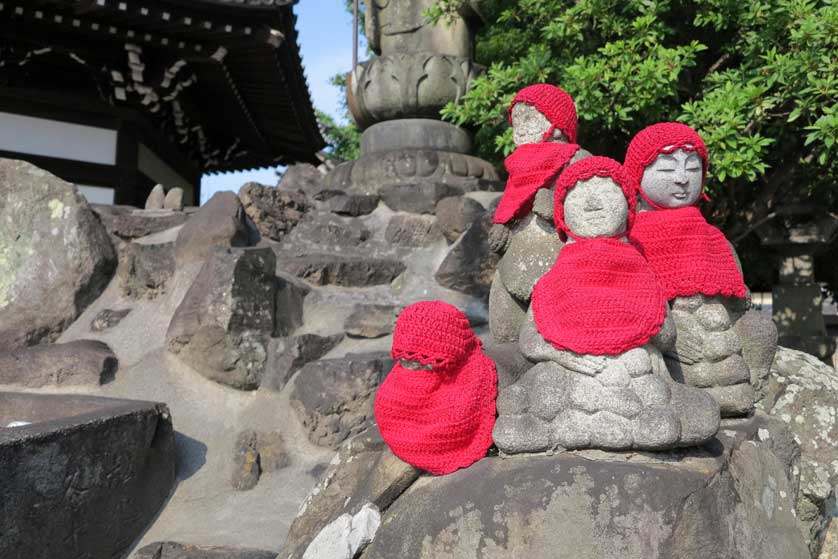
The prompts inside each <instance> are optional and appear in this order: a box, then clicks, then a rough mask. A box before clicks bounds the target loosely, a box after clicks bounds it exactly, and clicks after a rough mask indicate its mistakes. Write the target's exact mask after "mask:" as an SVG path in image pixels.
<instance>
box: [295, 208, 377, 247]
mask: <svg viewBox="0 0 838 559" xmlns="http://www.w3.org/2000/svg"><path fill="white" fill-rule="evenodd" d="M370 236H371V233H370V230H369V229H367V228H366V227H364V224H363V223H361V220H360V219H355V218H345V217H339V216H336V215H334V214H331V213H329V212H311V213H309V214H307V215H306V216H305V218H303V221H302V222H300V224H299V225H298V226H297V227H296V229H294V231H292V232H291V234H290V235H288V236H287V237H286V238H285V241H284V242H283V243H282V246H283V247H284V248H287V247H294V248H300V249H306V248H311V249H314V248H319V249H320V250H323V249H327V250H334V249H338V248H346V247H356V246H359V245H361V244H363V243H364V242H365V241H366V240H367V239H369V238H370Z"/></svg>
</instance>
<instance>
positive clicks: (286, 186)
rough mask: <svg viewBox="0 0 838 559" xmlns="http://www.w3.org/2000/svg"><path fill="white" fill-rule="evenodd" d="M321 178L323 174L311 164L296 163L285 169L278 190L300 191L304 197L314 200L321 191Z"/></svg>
mask: <svg viewBox="0 0 838 559" xmlns="http://www.w3.org/2000/svg"><path fill="white" fill-rule="evenodd" d="M323 178H324V175H323V173H321V172H320V171H318V170H317V167H315V166H314V165H312V164H311V163H296V164H294V165H289V166H288V168H287V169H285V172H284V173H283V174H282V178H280V180H279V186H278V188H281V189H282V190H287V191H291V190H301V191H302V192H303V193H304V194H306V196H310V197H312V198H314V197H315V195H316V194H317V193H318V192H320V191H321V190H323Z"/></svg>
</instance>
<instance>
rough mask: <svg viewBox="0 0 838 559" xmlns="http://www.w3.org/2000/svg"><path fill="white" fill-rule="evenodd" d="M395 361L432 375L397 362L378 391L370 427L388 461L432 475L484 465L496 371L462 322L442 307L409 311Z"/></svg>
mask: <svg viewBox="0 0 838 559" xmlns="http://www.w3.org/2000/svg"><path fill="white" fill-rule="evenodd" d="M392 355H393V357H394V358H396V359H406V360H411V361H419V362H421V363H424V364H426V365H432V366H433V367H434V368H433V369H432V370H413V369H408V368H405V367H403V366H402V365H401V363H400V362H399V363H397V364H396V365H395V366H394V367H393V369H392V371H390V373H389V374H388V375H387V377H386V378H385V379H384V382H382V384H381V386H380V387H379V389H378V392H377V394H376V398H375V419H376V422H377V423H378V427H379V430H380V431H381V436H382V437H383V438H384V441H385V442H386V443H387V445H388V446H389V447H390V449H391V450H392V451H393V453H394V454H395V455H396V456H398V457H399V458H401V459H402V460H404V461H405V462H407V463H409V464H412V465H414V466H416V467H418V468H422V469H423V470H427V471H429V472H431V473H433V474H437V475H442V474H447V473H451V472H453V471H455V470H457V469H459V468H465V467H468V466H470V465H471V464H473V463H474V462H476V461H478V460H480V459H481V458H483V456H485V455H486V451H487V450H488V449H489V447H490V446H491V445H492V428H493V427H494V424H495V415H496V413H495V398H496V396H497V371H496V370H495V365H494V363H493V362H492V360H491V359H489V358H488V357H486V355H485V354H484V353H483V351H482V349H481V344H480V341H479V340H478V338H477V337H476V336H475V335H474V332H472V330H471V327H470V326H469V324H468V319H467V318H466V317H465V315H464V314H463V313H462V312H461V311H459V310H458V309H457V308H456V307H453V306H451V305H449V304H447V303H443V302H442V301H425V302H420V303H415V304H413V305H410V306H409V307H407V308H406V309H405V310H404V311H403V312H402V314H401V315H400V316H399V318H398V320H397V321H396V329H395V331H394V333H393V350H392Z"/></svg>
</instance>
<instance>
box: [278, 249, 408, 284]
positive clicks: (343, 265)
mask: <svg viewBox="0 0 838 559" xmlns="http://www.w3.org/2000/svg"><path fill="white" fill-rule="evenodd" d="M280 265H281V267H282V269H283V270H284V271H286V272H288V273H290V274H293V275H295V276H297V277H298V278H302V279H304V280H306V281H308V282H309V283H313V284H314V285H341V286H344V287H367V286H370V285H381V284H384V283H390V282H391V281H393V280H394V279H396V277H397V276H398V275H399V274H401V273H402V272H404V270H405V268H406V267H405V265H404V263H403V262H401V261H399V260H394V259H390V258H376V257H372V258H366V257H363V256H344V255H339V254H326V253H321V254H309V255H299V256H296V257H292V258H287V259H283V260H282V261H281V263H280Z"/></svg>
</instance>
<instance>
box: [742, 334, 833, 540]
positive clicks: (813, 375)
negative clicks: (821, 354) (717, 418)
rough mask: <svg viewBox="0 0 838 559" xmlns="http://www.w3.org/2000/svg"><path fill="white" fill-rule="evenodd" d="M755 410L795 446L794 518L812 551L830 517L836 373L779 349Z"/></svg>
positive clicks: (809, 357) (806, 357)
mask: <svg viewBox="0 0 838 559" xmlns="http://www.w3.org/2000/svg"><path fill="white" fill-rule="evenodd" d="M758 407H760V408H762V409H764V410H765V411H766V412H767V413H769V414H770V415H771V416H773V417H776V418H778V419H780V420H782V421H783V422H785V423H786V424H787V425H788V428H789V429H790V430H791V431H792V433H794V436H795V439H796V440H797V441H798V442H799V444H800V450H801V463H800V498H799V501H798V504H797V514H798V517H799V518H800V520H801V521H803V522H804V524H805V525H806V526H807V527H808V528H809V535H810V547H812V549H813V551H814V550H816V549H817V548H818V547H819V545H820V540H821V538H822V537H823V531H824V529H825V528H826V525H827V524H828V523H829V522H830V518H831V517H835V516H836V514H835V509H834V502H835V499H836V493H835V487H836V484H838V445H837V444H836V441H838V418H836V412H835V410H836V408H838V373H836V371H835V369H833V368H832V367H830V366H828V365H825V364H824V363H823V362H821V361H819V360H818V359H817V358H816V357H814V356H812V355H809V354H807V353H803V352H801V351H797V350H794V349H788V348H785V347H779V348H778V349H777V354H776V356H775V358H774V364H773V365H772V366H771V374H770V375H769V377H768V385H767V386H766V390H765V396H764V398H763V399H762V401H760V402H759V403H758Z"/></svg>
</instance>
